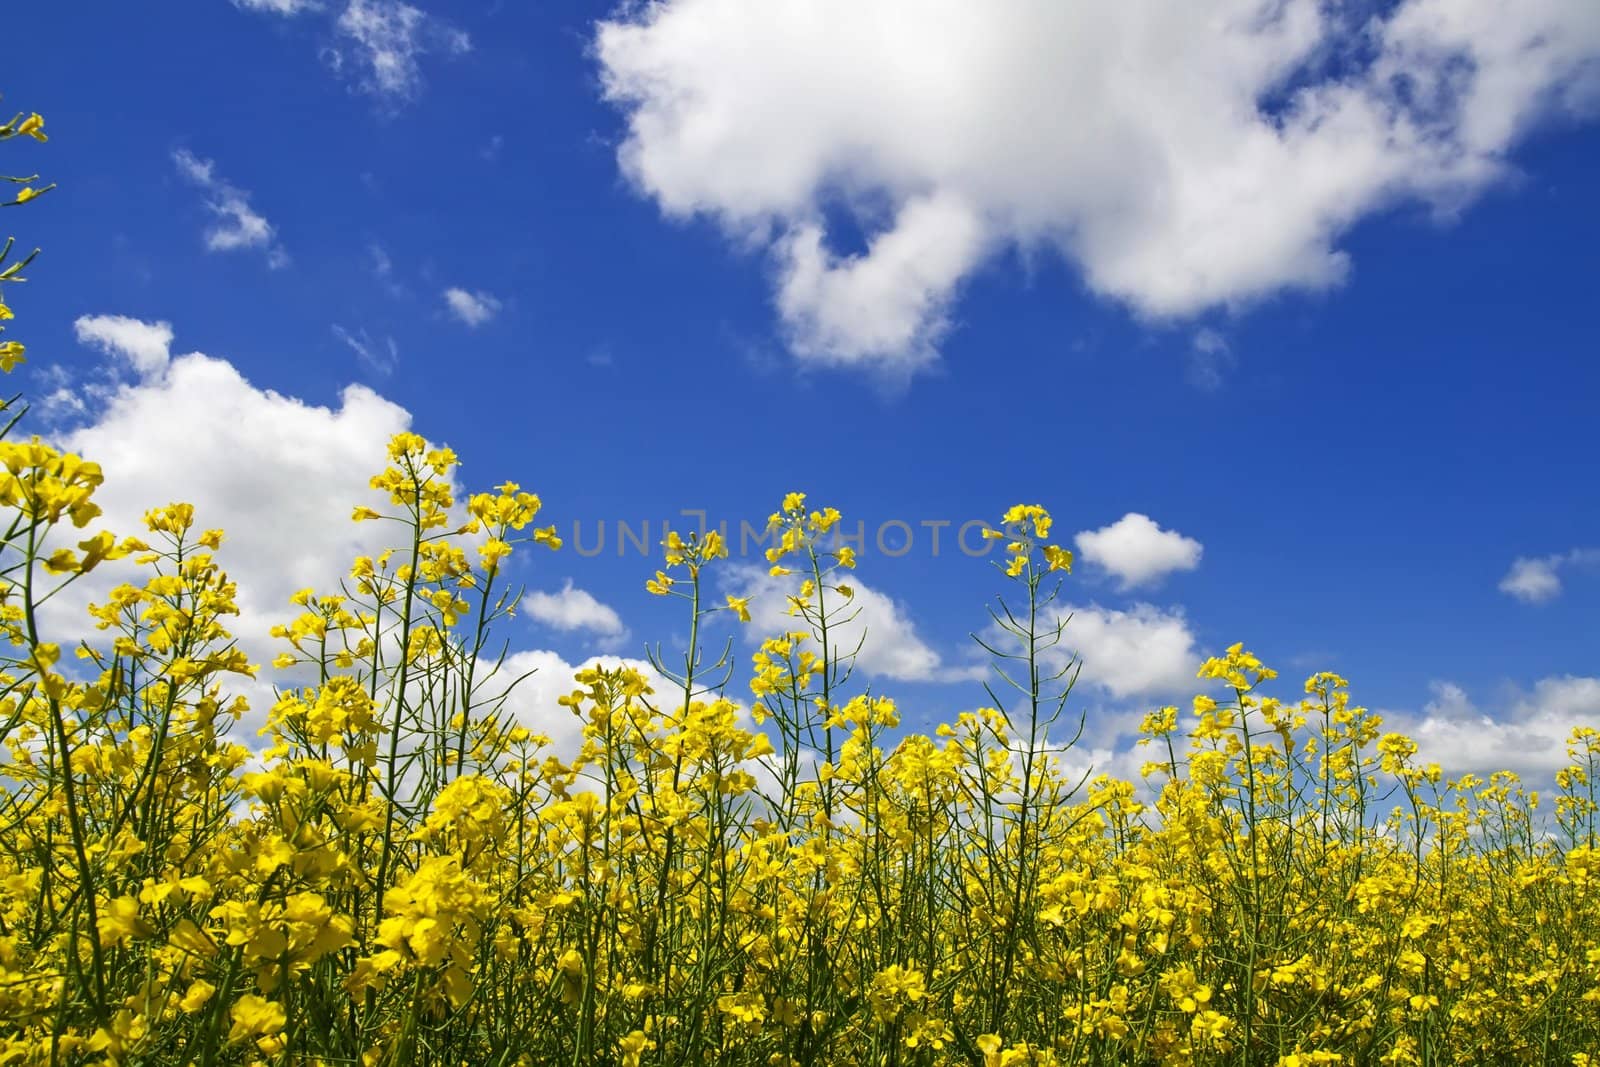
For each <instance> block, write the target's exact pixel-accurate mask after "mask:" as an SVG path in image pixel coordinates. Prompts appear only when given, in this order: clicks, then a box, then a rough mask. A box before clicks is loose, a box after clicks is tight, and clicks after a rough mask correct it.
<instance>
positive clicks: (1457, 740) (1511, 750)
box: [1385, 675, 1600, 776]
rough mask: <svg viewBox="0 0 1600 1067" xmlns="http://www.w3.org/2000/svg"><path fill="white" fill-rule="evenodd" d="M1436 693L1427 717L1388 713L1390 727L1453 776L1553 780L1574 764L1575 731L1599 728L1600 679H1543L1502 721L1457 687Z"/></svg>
mask: <svg viewBox="0 0 1600 1067" xmlns="http://www.w3.org/2000/svg"><path fill="white" fill-rule="evenodd" d="M1432 689H1433V694H1434V696H1433V699H1432V700H1431V701H1429V702H1428V703H1427V704H1426V705H1424V707H1423V709H1422V713H1421V714H1420V715H1405V714H1395V713H1389V714H1386V715H1385V728H1387V729H1395V730H1399V731H1401V732H1403V733H1405V734H1407V735H1408V736H1409V737H1411V739H1412V740H1414V741H1416V743H1417V758H1418V759H1419V760H1421V761H1424V762H1425V761H1429V760H1432V761H1435V762H1437V763H1438V764H1439V765H1440V766H1441V767H1443V768H1445V769H1446V771H1447V772H1448V773H1451V774H1460V773H1462V772H1465V771H1473V772H1475V773H1478V774H1485V773H1489V772H1492V771H1497V770H1509V771H1516V772H1517V773H1519V774H1522V775H1525V776H1526V775H1535V774H1549V773H1553V772H1554V771H1556V770H1558V769H1559V768H1561V767H1564V766H1566V764H1567V756H1566V742H1567V738H1568V736H1569V735H1570V734H1571V733H1572V728H1573V727H1574V726H1580V725H1585V724H1592V723H1594V722H1596V721H1600V678H1582V677H1575V676H1573V675H1563V676H1555V677H1549V678H1542V679H1540V680H1539V681H1538V682H1535V683H1534V686H1533V688H1532V690H1530V691H1526V692H1521V693H1518V694H1516V695H1515V696H1514V697H1513V699H1512V700H1511V701H1510V707H1509V709H1508V711H1507V712H1506V713H1505V714H1504V715H1503V716H1501V717H1494V716H1491V715H1489V714H1487V713H1486V712H1484V711H1481V710H1480V709H1479V708H1478V707H1477V706H1476V705H1475V704H1474V703H1473V702H1472V700H1471V699H1470V698H1469V697H1468V695H1467V693H1466V692H1465V691H1464V690H1463V689H1462V688H1461V687H1460V686H1458V685H1454V684H1452V683H1450V682H1435V683H1433V685H1432Z"/></svg>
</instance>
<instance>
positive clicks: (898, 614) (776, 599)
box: [727, 566, 984, 682]
mask: <svg viewBox="0 0 1600 1067" xmlns="http://www.w3.org/2000/svg"><path fill="white" fill-rule="evenodd" d="M727 582H728V585H729V587H730V590H731V591H735V592H737V593H738V594H739V595H740V596H748V597H751V598H752V600H751V602H750V624H749V629H748V630H747V633H748V634H750V635H751V636H752V637H756V636H765V635H767V634H773V633H779V632H781V631H784V630H792V629H795V628H796V626H795V623H796V619H795V618H794V617H793V616H792V615H790V614H789V601H788V597H789V596H790V595H791V594H793V593H795V592H796V591H797V590H798V585H799V583H798V581H797V580H796V579H794V578H793V577H774V576H772V575H771V574H769V573H768V572H767V571H765V570H762V569H761V568H759V567H754V566H736V567H733V568H730V569H729V571H728V578H727ZM846 584H847V585H849V586H850V588H851V589H852V591H853V592H854V594H855V595H854V596H852V597H851V599H850V601H849V602H848V605H847V609H848V610H847V611H846V613H845V614H843V615H841V616H840V618H839V621H838V623H837V625H835V624H833V623H830V625H829V631H828V632H829V641H830V643H831V644H832V645H833V648H834V649H835V650H838V651H840V652H845V653H848V652H850V651H853V650H855V649H857V647H858V646H859V649H860V651H859V652H858V653H857V655H856V661H855V666H856V669H857V670H859V671H861V672H862V673H863V674H865V675H868V676H871V677H877V678H890V679H894V680H896V681H902V682H949V681H961V680H967V679H973V678H981V677H983V673H984V668H983V667H981V666H977V667H973V666H960V665H954V664H950V663H947V662H946V660H945V658H944V657H943V656H942V655H940V654H939V652H938V651H937V650H936V649H934V648H933V647H932V646H931V645H929V644H928V643H927V642H926V641H924V640H923V639H922V636H921V635H920V634H919V633H918V632H917V627H916V624H915V622H913V620H912V619H911V615H910V612H909V611H908V609H907V608H906V606H905V605H904V604H901V603H899V602H898V601H896V600H895V599H894V598H893V597H891V596H889V595H888V594H886V593H882V592H879V591H878V590H876V589H873V588H871V587H869V586H867V585H864V584H863V583H862V582H860V581H859V580H857V579H855V578H854V577H851V578H848V579H846ZM829 596H830V603H838V604H840V605H845V603H846V602H844V601H842V600H840V599H839V598H838V597H837V595H836V594H829Z"/></svg>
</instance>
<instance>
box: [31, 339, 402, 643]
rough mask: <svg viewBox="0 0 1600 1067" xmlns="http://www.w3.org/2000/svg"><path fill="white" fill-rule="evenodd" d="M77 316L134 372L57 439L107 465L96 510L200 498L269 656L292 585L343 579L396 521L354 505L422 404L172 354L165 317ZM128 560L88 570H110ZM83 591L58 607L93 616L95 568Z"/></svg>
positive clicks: (128, 528)
mask: <svg viewBox="0 0 1600 1067" xmlns="http://www.w3.org/2000/svg"><path fill="white" fill-rule="evenodd" d="M77 325H78V334H79V337H80V338H81V339H82V340H84V342H85V343H88V344H93V345H96V346H98V347H100V348H102V349H103V350H105V351H107V352H110V353H111V354H112V355H113V356H114V357H115V358H117V359H119V360H121V361H123V362H125V363H127V364H128V365H129V366H131V367H132V369H133V370H134V372H135V375H136V377H135V378H134V379H133V380H128V381H121V382H117V383H116V384H114V385H112V386H110V387H108V388H107V389H106V390H104V392H103V393H102V394H101V396H100V398H99V399H100V400H101V401H102V403H101V404H100V405H99V406H98V408H97V410H94V411H93V412H92V413H91V415H90V418H89V421H88V422H86V423H85V424H83V425H81V426H79V427H77V428H75V429H72V430H70V431H68V432H66V433H64V434H62V435H61V437H60V439H59V440H58V441H57V443H58V444H59V445H60V446H61V447H63V448H66V449H69V450H71V451H73V452H76V453H78V454H80V455H82V456H85V457H86V458H89V459H92V460H95V461H96V462H98V463H99V464H100V465H101V467H102V468H103V469H104V471H105V476H106V481H105V484H104V485H103V486H102V487H101V488H100V489H99V491H98V492H97V493H96V494H95V500H96V501H97V502H98V503H99V504H100V506H101V507H102V508H103V509H104V515H103V517H102V518H101V519H100V520H98V523H99V524H103V525H104V526H105V527H106V528H108V529H110V530H112V531H114V532H116V533H118V534H128V533H137V532H141V531H142V530H143V523H142V521H141V520H142V516H143V514H144V512H145V511H146V510H147V509H148V508H151V507H156V506H160V505H163V504H167V503H169V502H172V501H177V500H184V501H188V502H190V503H193V504H194V505H195V507H196V520H197V522H199V523H200V524H201V525H203V526H206V527H222V528H223V529H225V530H226V531H227V535H228V539H227V541H226V542H225V544H224V546H223V551H222V553H221V555H220V557H219V558H220V559H221V561H222V562H223V565H224V566H225V567H226V568H227V569H228V571H229V573H230V574H231V575H232V576H233V577H234V578H235V580H236V581H237V582H238V585H239V609H240V617H239V619H238V620H237V621H236V626H235V629H236V631H237V633H238V634H239V636H240V639H241V644H242V645H243V647H244V648H245V649H246V651H247V652H249V654H250V655H252V656H253V657H256V658H257V659H258V660H261V661H265V660H268V659H271V657H272V655H275V654H276V651H277V649H276V648H275V647H274V642H272V641H271V639H270V638H269V636H268V632H267V631H268V630H269V629H270V628H271V626H272V625H273V623H275V622H278V621H281V620H282V619H283V618H284V617H285V616H286V614H288V613H289V611H290V610H291V609H290V607H289V606H288V598H289V597H290V596H291V594H293V592H294V591H295V590H296V589H300V588H303V587H305V586H314V587H316V588H318V589H324V590H326V589H332V588H335V587H336V585H337V582H338V579H339V578H340V577H341V576H342V575H343V574H344V573H345V571H346V570H347V569H348V567H349V565H350V561H351V559H353V558H354V557H355V556H357V555H361V554H366V553H370V552H372V551H374V549H376V548H378V547H382V546H381V545H380V542H381V541H382V540H383V539H384V537H385V536H386V534H387V531H385V530H381V529H379V527H381V526H383V525H384V524H382V523H362V524H355V523H352V522H350V510H351V508H352V506H353V505H355V504H358V503H367V502H369V501H370V498H371V496H372V491H371V489H370V488H369V487H368V485H367V481H368V479H369V478H370V477H371V476H372V474H373V473H374V472H376V471H378V470H381V469H382V468H383V466H384V448H385V445H386V444H387V442H388V439H389V437H390V436H392V435H393V434H395V433H398V432H399V431H401V430H405V429H407V428H409V426H410V422H411V417H410V415H409V414H408V413H407V412H406V411H405V409H403V408H401V407H399V406H398V405H396V404H393V403H391V402H389V401H388V400H385V399H384V398H383V397H381V396H379V395H378V394H376V393H374V392H373V391H372V390H370V389H367V388H365V387H362V386H359V385H352V386H349V387H347V388H346V389H345V390H344V391H343V392H342V393H341V394H340V397H339V400H338V403H337V404H334V405H331V406H323V405H317V404H310V403H306V402H305V401H302V400H299V399H296V398H294V397H290V396H284V395H282V394H280V393H276V392H273V391H272V390H268V389H260V388H258V387H256V386H254V385H252V384H251V383H250V382H249V381H247V380H246V379H245V378H244V377H243V376H242V375H241V374H240V373H239V372H238V370H236V369H235V368H234V367H233V366H232V365H231V364H230V363H228V362H227V361H225V360H222V359H216V358H213V357H210V356H207V355H204V354H201V353H199V352H191V353H189V354H187V355H179V356H172V355H170V345H171V342H172V328H171V327H170V326H169V325H168V324H166V323H149V322H140V321H139V320H136V319H128V318H123V317H121V316H104V315H101V316H86V317H84V318H82V319H79V320H78V324H77ZM158 357H159V358H158ZM125 566H127V565H126V564H119V565H111V564H108V565H106V566H104V567H102V568H101V569H100V570H97V571H96V572H95V573H94V574H93V575H91V576H90V577H91V578H92V579H95V581H111V580H112V579H113V578H114V577H115V576H116V574H117V572H118V569H119V567H125ZM72 591H74V596H73V597H69V598H64V599H63V601H62V604H61V605H60V614H59V615H58V616H57V618H58V619H59V621H60V622H61V624H63V625H68V624H81V622H82V615H81V609H82V606H83V603H84V602H85V600H86V599H87V598H88V597H90V596H92V595H94V594H95V593H96V592H97V591H98V590H97V589H96V588H95V583H94V582H90V581H85V582H81V583H78V584H77V585H75V586H73V587H72ZM52 606H55V605H52Z"/></svg>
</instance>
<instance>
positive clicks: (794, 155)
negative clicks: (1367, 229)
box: [595, 0, 1600, 374]
mask: <svg viewBox="0 0 1600 1067" xmlns="http://www.w3.org/2000/svg"><path fill="white" fill-rule="evenodd" d="M1370 10H1371V9H1370V8H1367V7H1365V6H1358V7H1357V8H1355V9H1353V10H1352V9H1348V8H1343V7H1340V6H1338V5H1329V4H1324V3H1320V2H1318V0H1217V2H1215V3H1205V4H1167V3H1157V2H1155V0H1126V2H1123V3H1116V4H1071V3H1061V2H1059V0H1003V2H1001V3H996V4H974V3H966V2H960V0H931V2H929V0H922V2H914V0H873V2H868V3H861V2H859V0H812V2H809V3H778V4H752V3H749V2H747V0H659V2H656V3H649V4H635V3H627V4H624V5H622V6H621V7H620V9H619V10H618V12H617V13H616V14H615V15H613V16H612V17H611V18H610V19H609V20H606V21H602V22H601V23H600V24H599V26H598V29H597V32H596V39H595V45H596V55H597V57H598V60H599V64H600V68H601V75H602V79H603V86H604V94H605V97H606V99H607V100H609V101H610V102H611V103H612V104H614V105H615V106H616V107H617V108H619V109H620V110H621V112H622V113H623V115H624V116H625V120H626V133H625V136H624V138H623V140H622V143H621V146H620V148H619V152H618V157H619V161H620V164H621V166H622V169H623V171H624V173H625V174H626V175H627V177H628V179H629V180H630V181H631V182H632V183H633V184H634V185H635V186H636V187H637V188H638V189H639V190H640V191H642V192H643V193H644V194H646V195H648V196H650V197H652V198H653V199H654V200H655V201H656V202H657V203H658V204H659V205H660V207H661V208H662V210H663V211H664V212H665V213H667V214H668V215H670V216H673V217H677V218H686V217H690V216H695V215H702V216H707V217H710V218H712V219H715V220H716V221H717V222H719V223H720V224H721V225H722V226H723V227H724V228H725V229H726V231H727V232H728V233H729V234H730V235H731V236H732V237H734V238H735V239H736V240H737V241H738V242H740V243H742V244H746V245H750V244H753V245H755V246H757V247H762V246H764V247H767V248H768V249H769V250H770V252H771V255H772V257H773V262H774V264H775V269H776V274H777V278H776V283H775V284H776V303H777V306H778V310H779V313H780V315H781V317H782V320H783V323H784V327H785V329H786V331H787V333H788V335H789V341H790V345H791V348H792V349H793V351H794V352H795V354H796V355H797V356H799V357H801V358H803V359H809V360H815V361H820V362H831V363H853V364H863V365H871V366H874V367H877V368H879V369H885V370H891V371H896V372H899V373H902V374H903V373H906V372H908V371H909V370H911V369H914V368H915V367H917V366H919V365H922V364H924V363H926V362H927V361H929V360H931V359H932V358H934V355H935V351H934V346H935V345H936V344H937V342H938V339H939V335H940V333H941V332H942V331H943V329H944V328H945V325H946V323H947V322H948V320H949V316H950V309H951V305H952V302H953V300H954V299H955V297H956V295H957V292H958V289H959V286H960V284H961V282H962V281H963V280H964V279H966V278H968V277H970V276H971V274H972V272H973V271H974V270H975V269H976V268H977V267H978V266H979V265H980V264H981V263H982V262H983V261H984V260H985V258H986V257H988V256H990V255H993V254H995V253H997V252H998V251H1000V250H1003V249H1006V248H1017V249H1021V250H1023V251H1025V252H1031V251H1034V250H1037V249H1050V250H1054V251H1056V252H1058V253H1060V254H1061V255H1063V256H1065V257H1066V258H1067V259H1068V260H1070V261H1071V262H1073V263H1074V264H1076V266H1077V267H1078V268H1079V270H1081V272H1082V275H1083V277H1084V279H1085V280H1086V282H1087V284H1088V285H1089V287H1090V288H1091V289H1092V290H1094V291H1095V292H1097V293H1100V294H1104V295H1106V296H1109V297H1112V298H1115V299H1117V300H1120V301H1122V302H1125V303H1126V304H1127V305H1129V306H1130V307H1132V308H1134V309H1135V310H1136V311H1138V312H1140V313H1143V314H1148V315H1153V316H1181V315H1188V314H1191V313H1195V312H1198V311H1201V310H1203V309H1206V308H1209V307H1213V306H1216V305H1232V304H1237V303H1239V302H1241V301H1248V300H1251V299H1253V298H1259V297H1262V296H1265V295H1267V294H1271V293H1274V292H1277V291H1279V290H1282V289H1285V288H1298V289H1320V288H1325V287H1327V286H1331V285H1334V284H1337V283H1338V282H1340V281H1341V280H1342V279H1343V278H1344V277H1345V276H1346V274H1347V273H1348V271H1349V268H1350V263H1349V261H1348V257H1347V255H1346V253H1345V252H1343V251H1341V250H1340V249H1339V247H1338V239H1339V237H1340V236H1341V234H1343V233H1344V232H1345V231H1346V230H1347V229H1348V228H1349V227H1351V226H1352V225H1354V224H1355V223H1356V222H1358V221H1360V220H1361V219H1362V218H1364V217H1366V216H1369V215H1371V214H1372V213H1374V212H1375V211H1378V210H1381V209H1383V208H1385V207H1387V206H1389V205H1392V204H1394V203H1397V202H1403V201H1421V202H1425V203H1427V204H1429V205H1432V206H1433V207H1435V208H1436V209H1441V210H1444V211H1449V210H1452V209H1454V208H1457V207H1459V206H1460V205H1461V204H1463V203H1464V202H1465V201H1466V200H1467V199H1468V198H1470V197H1471V196H1472V195H1473V194H1475V193H1477V192H1478V191H1480V190H1481V189H1483V188H1484V187H1485V186H1486V185H1487V184H1489V183H1491V182H1493V181H1494V180H1495V179H1496V178H1498V177H1500V176H1501V175H1503V174H1505V173H1506V171H1507V169H1508V164H1507V153H1508V151H1509V150H1510V149H1511V148H1512V147H1513V146H1514V145H1515V143H1516V142H1517V140H1518V138H1519V137H1521V136H1522V135H1523V134H1525V133H1526V131H1527V130H1528V128H1529V127H1530V126H1531V125H1532V124H1533V123H1535V122H1536V121H1538V120H1540V119H1541V118H1544V117H1546V116H1548V115H1550V114H1552V113H1566V114H1571V113H1586V112H1587V111H1588V110H1589V109H1591V108H1592V107H1593V106H1594V104H1595V102H1596V99H1597V97H1600V76H1597V75H1596V61H1597V57H1600V5H1596V4H1595V3H1593V0H1527V2H1524V3H1518V4H1515V5H1507V4H1503V3H1497V2H1494V0H1402V2H1401V3H1400V4H1398V5H1397V6H1395V7H1394V8H1392V9H1391V10H1390V11H1389V12H1388V13H1387V14H1386V15H1384V16H1374V17H1371V18H1370V19H1369V18H1368V16H1367V12H1369V11H1370ZM829 212H844V213H847V214H848V215H850V216H851V217H852V220H853V222H854V224H856V225H858V226H859V227H860V228H861V229H862V230H863V231H864V232H865V233H866V234H867V240H866V244H865V248H864V250H863V251H861V252H858V253H854V254H851V253H846V252H843V251H840V247H839V246H840V239H839V236H838V234H837V233H836V232H832V231H830V228H829V223H828V217H829ZM834 217H835V218H837V215H835V216H834Z"/></svg>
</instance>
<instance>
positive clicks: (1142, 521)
mask: <svg viewBox="0 0 1600 1067" xmlns="http://www.w3.org/2000/svg"><path fill="white" fill-rule="evenodd" d="M1074 540H1075V542H1076V544H1077V546H1078V554H1079V556H1081V557H1082V558H1083V559H1084V560H1085V561H1086V562H1089V563H1092V564H1094V565H1096V566H1098V567H1102V568H1104V569H1105V570H1106V571H1109V572H1110V573H1111V574H1113V575H1115V576H1116V577H1117V578H1118V580H1119V581H1120V582H1121V584H1122V588H1123V589H1131V588H1133V587H1135V586H1140V585H1152V584H1155V583H1157V582H1159V581H1161V579H1163V578H1165V577H1166V576H1167V575H1169V574H1171V573H1173V572H1174V571H1192V570H1194V569H1195V568H1196V567H1198V566H1199V565H1200V554H1201V552H1202V548H1201V545H1200V542H1199V541H1196V540H1195V539H1194V538H1192V537H1185V536H1183V535H1182V534H1180V533H1178V532H1177V531H1176V530H1163V529H1162V528H1161V527H1160V526H1159V525H1157V524H1156V522H1155V521H1154V520H1152V519H1151V518H1150V517H1149V516H1148V515H1141V514H1139V513H1138V512H1134V511H1130V512H1128V514H1126V515H1124V516H1123V517H1122V518H1120V519H1118V520H1117V521H1116V522H1114V523H1112V524H1111V525H1110V526H1102V527H1101V528H1100V529H1098V530H1085V531H1083V532H1082V533H1080V534H1078V536H1077V537H1076V538H1075V539H1074Z"/></svg>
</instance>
